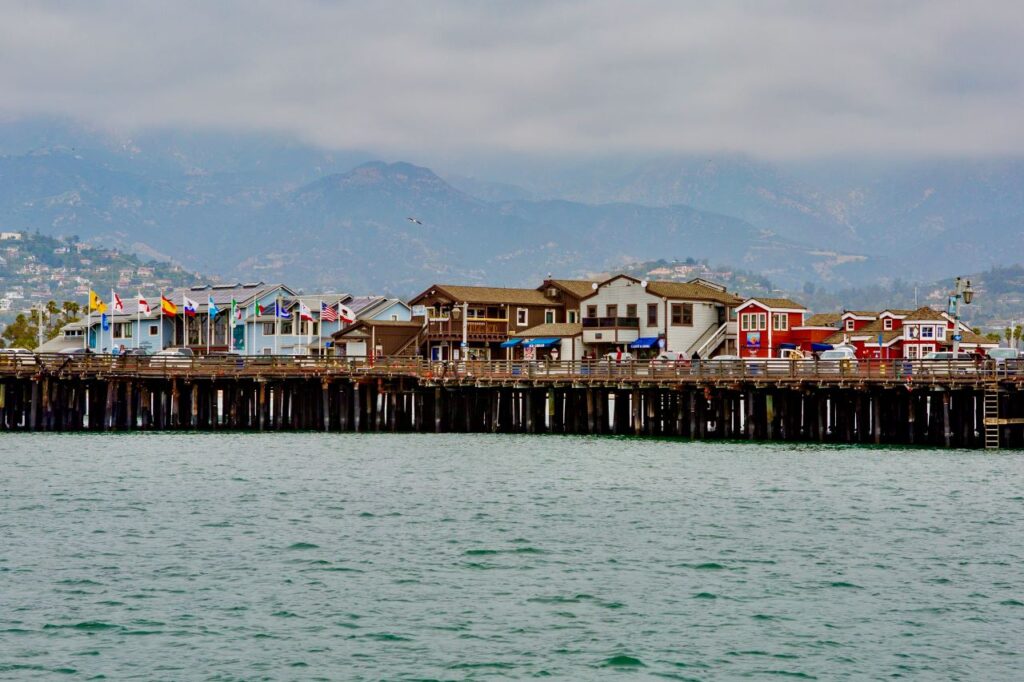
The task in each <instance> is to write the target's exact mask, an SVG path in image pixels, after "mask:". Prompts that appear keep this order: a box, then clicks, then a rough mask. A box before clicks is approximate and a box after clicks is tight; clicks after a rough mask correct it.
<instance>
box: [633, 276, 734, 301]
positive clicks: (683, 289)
mask: <svg viewBox="0 0 1024 682" xmlns="http://www.w3.org/2000/svg"><path fill="white" fill-rule="evenodd" d="M647 291H649V292H651V293H652V294H654V295H655V296H664V297H665V298H675V299H683V300H692V301H716V302H718V303H724V304H725V305H739V304H740V303H742V302H743V299H741V298H739V297H738V296H733V295H732V294H730V293H729V292H727V291H719V290H718V289H714V288H712V287H708V286H704V285H703V284H697V283H695V282H663V281H653V282H648V283H647Z"/></svg>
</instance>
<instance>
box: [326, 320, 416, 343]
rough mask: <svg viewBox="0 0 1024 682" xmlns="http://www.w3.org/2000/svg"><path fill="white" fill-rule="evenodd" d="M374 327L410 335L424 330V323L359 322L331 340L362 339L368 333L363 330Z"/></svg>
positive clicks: (395, 321)
mask: <svg viewBox="0 0 1024 682" xmlns="http://www.w3.org/2000/svg"><path fill="white" fill-rule="evenodd" d="M372 327H377V328H388V329H407V330H409V332H410V333H412V332H416V331H418V330H420V329H422V328H423V323H422V322H414V321H410V322H403V321H401V320H357V321H356V322H354V323H352V324H350V325H349V326H347V327H345V328H344V329H341V330H339V331H336V332H334V333H333V334H331V338H334V339H340V338H343V337H346V336H352V337H360V336H362V335H364V334H365V333H366V332H364V331H363V330H365V329H369V328H372Z"/></svg>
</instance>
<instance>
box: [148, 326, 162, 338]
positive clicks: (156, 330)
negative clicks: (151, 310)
mask: <svg viewBox="0 0 1024 682" xmlns="http://www.w3.org/2000/svg"><path fill="white" fill-rule="evenodd" d="M159 333H160V325H158V324H151V325H149V335H150V336H156V335H158V334H159Z"/></svg>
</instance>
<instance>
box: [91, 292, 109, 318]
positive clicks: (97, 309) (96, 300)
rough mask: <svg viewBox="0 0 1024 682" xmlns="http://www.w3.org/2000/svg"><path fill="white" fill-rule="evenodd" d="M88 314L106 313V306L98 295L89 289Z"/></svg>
mask: <svg viewBox="0 0 1024 682" xmlns="http://www.w3.org/2000/svg"><path fill="white" fill-rule="evenodd" d="M89 312H91V313H105V312H107V304H106V303H104V302H103V299H101V298H100V295H99V294H97V293H96V292H95V291H93V290H92V289H89Z"/></svg>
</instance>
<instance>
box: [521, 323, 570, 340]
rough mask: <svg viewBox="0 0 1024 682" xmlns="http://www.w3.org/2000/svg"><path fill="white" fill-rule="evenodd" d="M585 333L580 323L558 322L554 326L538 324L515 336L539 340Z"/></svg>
mask: <svg viewBox="0 0 1024 682" xmlns="http://www.w3.org/2000/svg"><path fill="white" fill-rule="evenodd" d="M582 333H583V325H582V324H580V323H578V322H556V323H554V324H538V325H537V326H536V327H530V328H529V329H527V330H526V331H524V332H518V333H516V334H513V336H522V337H526V338H539V337H542V336H558V337H563V336H579V335H580V334H582Z"/></svg>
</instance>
